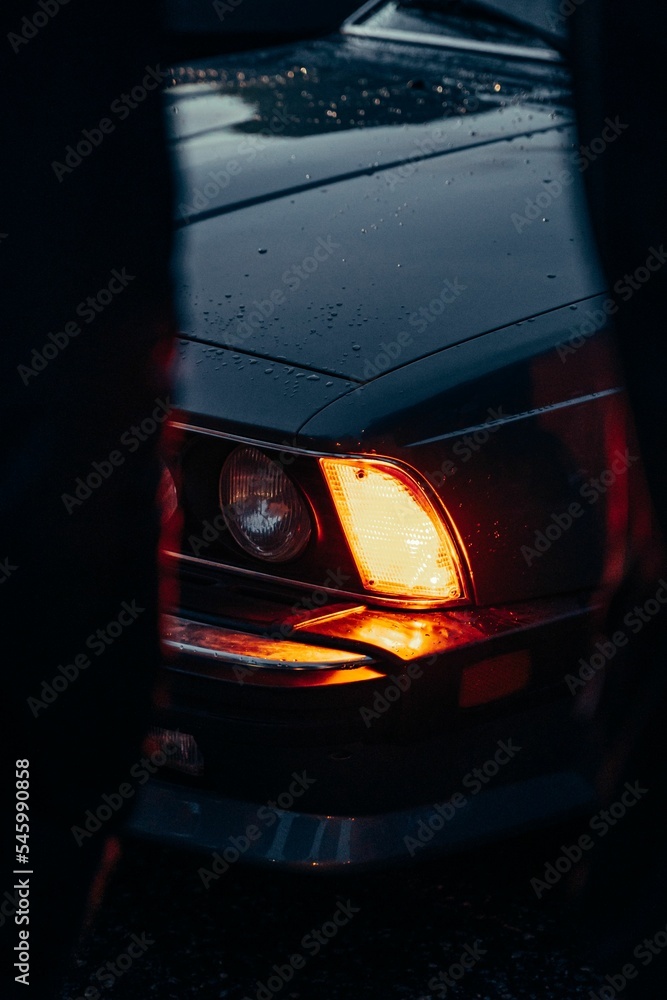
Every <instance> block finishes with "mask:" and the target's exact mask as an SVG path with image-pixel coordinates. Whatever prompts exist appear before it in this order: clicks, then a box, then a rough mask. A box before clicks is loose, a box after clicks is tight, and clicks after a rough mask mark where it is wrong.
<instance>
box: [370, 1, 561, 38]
mask: <svg viewBox="0 0 667 1000" xmlns="http://www.w3.org/2000/svg"><path fill="white" fill-rule="evenodd" d="M364 14H365V16H362V18H360V19H359V20H358V21H357V22H356V23H357V24H361V25H363V27H364V29H366V30H368V31H369V32H378V33H382V32H386V31H389V32H391V33H394V32H409V33H410V34H415V33H417V34H422V35H424V34H426V35H439V36H448V37H450V38H457V39H461V40H466V39H467V40H469V41H474V42H482V43H489V44H502V45H513V46H521V47H527V48H544V47H545V46H550V47H552V48H555V49H558V50H562V49H563V48H564V45H565V42H566V38H567V30H566V24H565V18H564V17H562V16H560V15H559V13H558V0H389V2H387V3H378V4H376V5H375V6H374V7H372V9H370V10H367V11H365V12H364Z"/></svg>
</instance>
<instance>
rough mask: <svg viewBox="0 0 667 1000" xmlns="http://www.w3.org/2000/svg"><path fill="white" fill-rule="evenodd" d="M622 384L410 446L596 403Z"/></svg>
mask: <svg viewBox="0 0 667 1000" xmlns="http://www.w3.org/2000/svg"><path fill="white" fill-rule="evenodd" d="M623 391H624V389H623V388H622V386H617V387H616V388H614V389H602V390H601V391H600V392H589V393H588V394H587V395H586V396H577V397H576V399H566V400H563V401H562V402H560V403H551V404H550V405H549V406H538V407H536V408H535V409H534V410H524V411H523V412H522V413H512V414H511V415H509V416H507V417H503V418H502V419H501V420H485V421H484V423H482V424H474V425H473V426H472V427H462V428H461V430H458V431H450V433H449V434H438V435H437V437H432V438H423V439H422V440H421V441H412V442H411V443H410V444H409V445H407V447H408V448H416V447H418V446H419V445H422V444H437V442H438V441H449V440H450V439H451V438H459V437H463V435H464V434H474V432H475V431H484V430H488V429H489V428H496V427H502V426H503V425H504V424H513V423H515V422H516V421H517V420H526V419H528V418H529V417H539V416H541V415H542V414H543V413H552V412H553V411H554V410H563V409H567V407H568V406H580V405H582V404H583V403H594V402H595V401H596V400H597V399H604V398H605V397H606V396H616V395H618V394H619V393H622V392H623Z"/></svg>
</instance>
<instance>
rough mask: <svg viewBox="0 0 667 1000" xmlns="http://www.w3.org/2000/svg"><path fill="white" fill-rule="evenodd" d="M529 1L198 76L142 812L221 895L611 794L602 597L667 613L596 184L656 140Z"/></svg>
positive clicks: (184, 73)
mask: <svg viewBox="0 0 667 1000" xmlns="http://www.w3.org/2000/svg"><path fill="white" fill-rule="evenodd" d="M525 6H526V7H528V5H525ZM519 8H521V5H519V7H518V5H517V4H516V3H511V2H509V0H508V2H507V3H504V4H503V3H501V2H499V0H498V2H494V3H469V4H450V3H448V2H445V0H442V2H438V0H414V2H394V0H389V2H384V0H383V2H373V3H370V4H366V5H365V6H364V7H363V8H361V10H360V11H359V12H357V13H356V14H355V15H353V16H352V17H351V18H350V19H349V20H348V21H346V22H345V23H344V24H343V26H342V28H341V30H340V31H339V32H337V33H336V34H334V35H330V36H327V37H325V38H320V39H316V40H309V41H306V42H299V43H295V44H290V45H288V46H284V47H280V48H272V49H270V50H264V51H256V52H255V51H253V52H247V53H244V54H243V55H235V56H233V57H232V56H224V57H220V58H219V59H216V58H209V57H207V58H206V59H202V60H200V61H194V62H188V64H186V65H184V66H180V67H175V68H174V69H173V70H172V73H171V86H170V87H169V88H168V89H167V93H166V101H167V114H168V116H169V120H170V127H171V132H172V138H173V150H174V157H175V162H176V163H177V169H178V175H179V180H180V187H179V193H178V197H177V210H176V225H177V230H178V240H177V246H178V252H179V266H178V282H177V286H178V287H177V292H178V299H179V302H180V324H181V325H180V329H181V330H182V334H181V335H180V337H179V339H178V342H177V350H176V354H177V361H178V364H177V373H178V374H177V390H176V394H175V398H176V403H177V407H178V409H177V411H176V412H174V413H173V414H172V420H171V444H170V448H169V451H168V453H167V454H166V457H165V467H164V475H163V481H162V489H161V496H162V502H163V509H164V512H165V513H164V516H165V529H164V535H165V541H164V557H163V558H164V565H165V572H166V573H167V576H168V579H169V581H171V583H174V584H176V583H177V585H178V597H176V596H175V595H176V590H175V587H173V586H172V587H171V589H170V590H169V593H170V595H171V597H170V604H169V607H167V608H166V609H165V614H164V624H163V646H164V669H163V670H162V672H161V676H160V681H159V684H158V689H157V693H156V707H155V718H154V720H153V721H154V725H153V728H152V730H151V737H150V739H151V741H152V745H154V746H157V747H158V748H159V747H162V748H168V753H167V752H164V753H163V756H162V758H160V759H161V760H163V761H165V763H164V766H163V767H161V768H159V769H158V773H156V774H155V776H154V777H153V778H152V779H151V781H150V782H149V783H148V784H146V786H145V787H144V788H143V789H142V790H141V796H140V798H139V801H138V804H137V808H136V810H135V812H134V816H133V819H132V821H131V824H130V829H131V831H132V832H133V833H134V834H137V835H140V836H145V837H152V838H156V839H160V840H162V841H164V842H167V843H170V844H176V845H182V846H184V847H189V848H192V849H196V850H198V851H203V852H206V853H207V855H208V856H209V860H208V862H207V864H205V865H203V866H202V868H201V869H200V874H201V878H202V882H203V883H204V884H205V885H208V884H210V883H211V881H212V880H215V879H217V878H218V877H220V875H221V874H222V873H224V872H225V871H226V870H227V869H228V868H229V867H230V865H232V864H234V863H235V862H237V861H243V862H250V863H256V864H264V865H272V866H274V867H278V868H285V869H293V870H297V871H304V872H311V871H312V872H315V871H317V872H332V871H333V872H339V871H348V870H349V871H357V870H361V869H363V868H370V867H373V866H381V865H387V864H396V863H398V864H400V863H410V862H411V861H420V860H422V859H424V858H427V857H431V856H436V855H440V854H446V853H452V852H456V851H459V850H463V849H467V848H469V847H470V846H474V845H476V844H482V843H486V842H489V841H493V840H498V839H500V838H504V837H508V836H513V835H515V834H518V833H521V832H523V831H528V830H534V829H537V828H541V827H545V826H549V825H551V824H555V823H558V822H560V821H563V820H566V819H568V818H571V817H573V816H579V815H581V814H583V813H585V812H586V811H587V810H590V809H591V808H593V807H594V805H595V803H596V801H599V794H600V788H599V784H600V782H599V779H600V774H601V772H602V770H604V767H605V766H606V764H605V748H606V746H607V744H608V738H609V726H608V724H607V721H606V719H607V717H606V716H605V713H604V705H605V690H606V685H607V681H608V679H609V677H610V676H612V677H613V676H614V675H617V676H621V675H620V674H619V673H618V672H619V671H622V669H623V667H622V664H623V661H624V656H625V652H624V648H623V647H624V646H627V645H628V642H629V639H630V638H631V636H632V634H633V633H634V631H635V626H634V625H633V624H632V622H634V620H635V619H634V618H630V617H627V620H626V627H625V628H624V630H623V634H621V633H620V632H619V633H616V634H615V636H614V637H613V639H610V638H609V637H608V636H604V635H603V630H604V625H605V609H606V607H607V606H608V603H609V597H610V595H611V594H612V593H616V594H617V595H618V593H626V594H627V596H628V600H629V599H630V595H637V594H639V595H642V597H641V600H642V601H643V602H644V603H640V604H639V605H638V607H639V609H640V610H641V609H643V614H644V615H647V614H648V615H649V617H650V615H651V614H653V613H654V612H653V611H652V610H651V609H652V608H653V605H657V604H658V602H659V601H660V600H661V598H660V597H658V598H657V599H653V603H652V604H651V603H650V600H647V599H648V598H649V597H650V595H648V594H647V593H646V587H647V581H648V580H649V579H650V574H649V573H648V570H647V565H648V561H649V556H648V554H647V553H648V552H649V550H650V546H651V544H652V538H653V528H652V519H651V514H650V507H649V504H648V500H647V494H646V488H645V484H644V477H643V473H642V469H641V461H640V459H639V455H638V452H637V448H636V443H635V438H634V433H633V426H632V419H631V415H630V413H629V410H628V406H627V402H626V396H625V392H624V389H623V384H622V380H621V378H620V376H619V371H618V365H617V362H616V359H615V354H614V348H613V338H612V328H611V324H612V322H613V315H614V312H615V311H616V310H617V309H618V308H619V307H620V305H619V304H620V303H622V302H623V300H624V298H625V296H626V295H627V294H628V292H629V293H630V294H632V291H631V289H630V286H629V285H627V284H626V283H625V282H624V281H621V282H620V283H618V284H617V286H614V289H613V290H610V291H608V290H607V288H606V285H605V280H604V277H603V275H602V273H601V268H600V265H599V262H598V258H597V255H596V251H595V246H594V242H593V239H592V235H591V231H590V229H589V225H588V220H587V216H586V211H585V202H584V196H583V175H584V174H585V171H586V169H587V167H588V165H589V164H590V162H592V159H594V158H595V157H597V156H599V155H603V152H604V150H605V149H606V147H607V146H609V145H610V144H612V143H614V142H623V141H625V136H624V128H623V122H620V121H618V120H617V121H614V120H611V119H609V120H606V121H603V122H600V135H599V138H597V139H595V140H594V141H593V142H591V143H590V145H589V147H587V148H583V147H580V146H579V145H578V141H577V136H576V132H575V130H574V124H573V112H572V106H571V89H570V88H571V83H570V77H569V72H568V67H567V59H566V46H565V44H564V40H563V39H564V31H565V27H566V26H564V24H563V23H562V22H564V20H565V18H564V16H561V17H560V18H556V19H555V20H554V18H553V17H552V18H551V20H549V19H548V18H546V17H543V16H542V14H543V13H544V5H541V4H536V5H534V6H533V5H531V9H530V13H528V14H521V12H520V11H519V13H517V9H519ZM521 9H523V8H521ZM538 12H541V13H540V16H539V17H538ZM629 277H631V276H626V278H629ZM623 587H625V591H622V590H619V588H623ZM649 604H650V607H649ZM635 610H636V609H635ZM635 618H636V615H635ZM637 620H639V619H637ZM640 627H641V625H640Z"/></svg>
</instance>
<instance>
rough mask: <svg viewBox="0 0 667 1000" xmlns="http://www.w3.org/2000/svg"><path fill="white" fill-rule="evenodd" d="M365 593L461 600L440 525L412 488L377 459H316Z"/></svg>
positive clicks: (455, 565)
mask: <svg viewBox="0 0 667 1000" xmlns="http://www.w3.org/2000/svg"><path fill="white" fill-rule="evenodd" d="M320 466H321V468H322V471H323V473H324V477H325V479H326V482H327V485H328V487H329V490H330V492H331V496H332V498H333V501H334V504H335V505H336V510H337V512H338V516H339V518H340V521H341V524H342V527H343V530H344V532H345V536H346V538H347V541H348V544H349V546H350V549H351V551H352V555H353V556H354V560H355V562H356V565H357V569H358V571H359V575H360V577H361V582H362V585H363V587H364V589H365V590H368V591H371V592H373V593H376V594H384V595H386V596H388V597H403V598H405V599H406V600H410V601H415V600H420V601H428V602H429V603H430V602H433V603H436V602H437V603H448V602H454V601H460V600H461V599H462V598H463V597H464V596H465V588H464V584H463V569H462V566H461V561H460V558H459V554H458V550H457V547H456V544H455V542H454V539H453V537H452V535H451V533H450V531H449V529H448V527H447V524H446V523H445V520H444V518H443V516H442V514H441V513H440V511H438V510H436V508H435V507H434V505H433V504H432V503H431V501H430V499H429V498H428V497H427V496H426V494H425V493H424V491H423V490H422V488H421V487H420V486H419V484H418V483H417V482H416V481H415V480H414V479H413V478H412V477H411V476H410V475H409V474H408V473H407V472H405V471H404V470H403V469H400V468H399V467H398V466H394V465H392V464H391V463H390V462H386V461H382V460H377V461H375V460H365V459H347V458H341V459H339V458H321V459H320Z"/></svg>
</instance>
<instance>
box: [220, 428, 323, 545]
mask: <svg viewBox="0 0 667 1000" xmlns="http://www.w3.org/2000/svg"><path fill="white" fill-rule="evenodd" d="M220 506H221V508H222V515H223V517H224V519H225V523H226V524H227V527H228V528H229V531H230V533H231V535H232V537H233V538H234V540H235V541H236V542H237V543H238V544H239V545H240V546H241V548H242V549H243V551H244V552H247V553H248V554H249V555H251V556H255V557H256V558H258V559H266V560H268V561H269V562H284V561H286V560H288V559H294V558H295V557H296V556H298V555H299V554H300V553H301V552H302V551H303V549H304V548H305V547H306V545H307V543H308V539H309V538H310V534H311V530H312V528H311V520H310V514H309V511H308V508H307V506H306V503H305V501H304V499H303V498H302V496H301V494H300V492H299V491H298V489H297V488H296V486H295V485H294V483H293V482H292V481H291V480H290V479H289V478H288V477H287V476H286V475H285V473H284V471H283V469H282V467H281V466H280V465H279V464H278V463H277V462H274V461H272V459H270V458H269V457H268V456H267V455H265V454H264V452H262V451H260V450H259V448H252V447H246V446H242V447H240V448H235V449H234V451H233V452H232V453H231V455H229V457H228V458H227V460H226V462H225V464H224V465H223V467H222V471H221V473H220Z"/></svg>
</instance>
